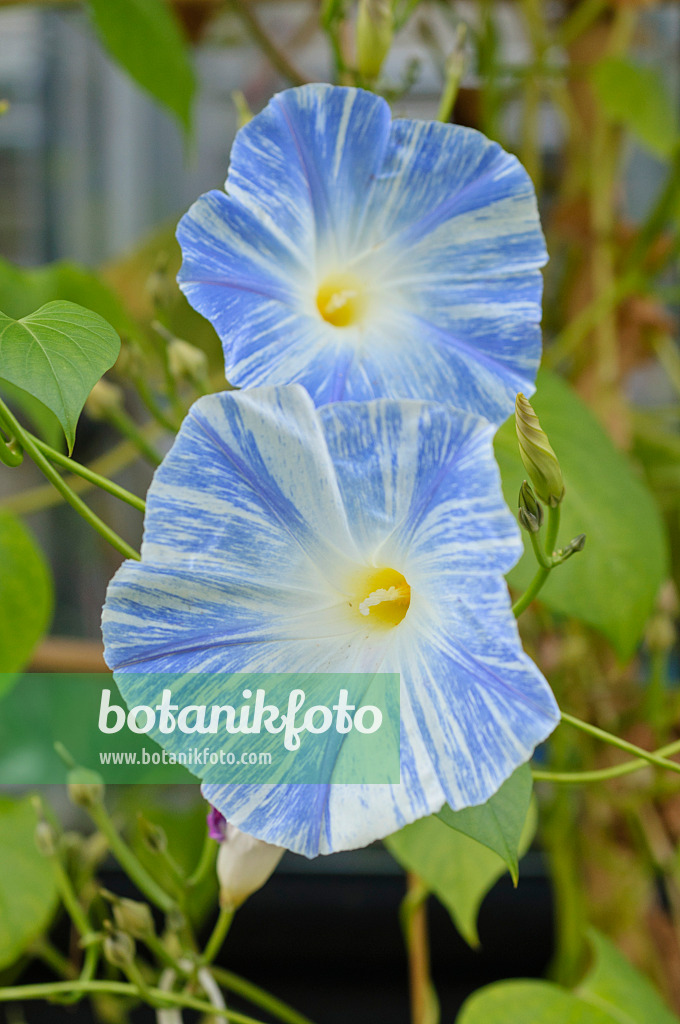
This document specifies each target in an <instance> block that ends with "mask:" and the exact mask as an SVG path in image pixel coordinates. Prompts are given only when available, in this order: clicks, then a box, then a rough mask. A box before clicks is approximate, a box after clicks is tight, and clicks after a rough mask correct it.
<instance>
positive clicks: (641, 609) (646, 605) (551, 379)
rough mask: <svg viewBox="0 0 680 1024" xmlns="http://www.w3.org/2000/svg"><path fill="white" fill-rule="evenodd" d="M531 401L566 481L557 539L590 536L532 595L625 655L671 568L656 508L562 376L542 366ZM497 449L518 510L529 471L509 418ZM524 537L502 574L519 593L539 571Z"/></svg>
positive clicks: (510, 501)
mask: <svg viewBox="0 0 680 1024" xmlns="http://www.w3.org/2000/svg"><path fill="white" fill-rule="evenodd" d="M531 402H532V405H533V407H534V409H535V410H536V413H537V415H538V417H539V419H540V421H541V426H542V427H543V429H544V430H545V432H546V434H547V435H548V438H549V440H550V443H551V445H552V447H553V448H554V449H555V453H556V454H557V457H558V459H559V460H560V465H561V467H562V472H563V475H564V482H565V485H566V494H565V498H564V501H563V502H562V522H561V526H560V535H559V540H558V545H559V546H563V545H564V544H566V543H567V542H568V541H569V540H571V538H572V537H575V536H576V535H577V534H579V533H585V534H586V536H587V543H586V546H585V549H584V550H583V551H582V552H580V553H579V554H577V555H574V556H573V557H572V558H570V559H569V561H568V562H565V563H564V565H560V566H557V568H556V569H554V570H553V571H552V572H551V574H550V578H549V579H548V581H547V583H546V584H545V586H544V587H543V589H542V591H541V595H540V598H539V600H541V601H542V602H543V603H544V604H546V605H547V606H548V607H549V608H551V609H552V610H553V611H556V612H560V613H562V614H564V615H569V616H572V617H573V618H575V619H579V620H580V621H581V622H586V623H588V624H589V625H591V626H594V627H595V628H596V629H598V630H599V631H600V632H601V633H603V634H604V635H605V636H606V637H607V638H608V639H609V640H610V642H611V643H612V645H613V646H614V648H615V650H616V651H617V652H618V654H619V655H620V656H621V657H622V658H629V657H630V656H631V655H632V654H633V652H634V651H635V648H636V647H637V645H638V642H639V640H640V637H641V635H642V631H643V629H644V626H645V623H646V621H647V619H648V617H649V615H650V614H651V612H652V610H653V607H654V601H655V599H656V595H657V593H658V590H659V587H660V586H661V584H662V582H663V581H664V580H665V579H666V577H667V574H668V551H667V542H666V534H665V530H664V527H663V523H662V521H661V516H660V514H659V510H658V508H657V506H656V504H655V502H654V499H653V498H652V495H651V493H650V491H649V490H648V488H647V487H646V485H645V484H644V483H643V482H642V481H641V479H640V478H639V477H638V476H637V475H636V474H635V472H634V471H633V468H632V466H631V464H630V462H629V460H628V459H627V458H626V456H625V455H623V454H622V453H621V452H619V451H618V450H617V449H616V448H615V447H614V445H613V443H612V442H611V440H610V439H609V437H608V436H607V435H606V434H605V432H604V430H603V429H602V427H601V426H600V425H599V423H598V422H597V420H596V419H595V417H594V416H593V414H592V413H591V412H590V410H589V409H588V408H587V407H586V406H585V405H584V404H583V402H582V401H581V400H580V398H579V397H578V396H577V395H576V393H575V392H574V391H573V390H572V389H571V388H570V387H569V386H568V385H567V384H565V383H564V382H563V381H561V380H560V379H559V378H558V377H556V376H554V375H552V374H550V373H547V372H545V371H543V372H541V373H539V375H538V386H537V391H536V394H535V395H534V397H533V398H532V400H531ZM495 447H496V458H497V460H498V464H499V466H500V470H501V476H502V479H503V490H504V493H505V498H506V501H507V502H508V504H509V505H510V507H511V508H512V509H516V508H517V495H518V493H519V489H520V486H521V484H522V480H524V478H525V477H526V471H525V469H524V467H523V465H522V462H521V459H520V457H519V450H518V447H517V438H516V435H515V421H514V417H513V418H511V419H510V420H508V422H507V423H505V424H504V425H503V426H502V427H501V429H500V430H499V431H498V433H497V435H496V441H495ZM524 542H525V549H526V553H525V556H524V558H523V559H522V560H521V562H520V563H519V565H517V566H516V567H515V568H514V569H513V570H512V572H511V573H510V574H509V575H508V582H509V583H510V584H511V586H513V587H515V588H516V589H517V590H520V591H523V590H525V589H526V588H527V586H528V585H529V583H530V581H531V579H532V578H533V576H534V574H535V572H536V559H535V557H534V554H533V551H532V550H531V543H530V541H529V539H528V536H527V535H526V534H525V535H524ZM613 595H615V599H613Z"/></svg>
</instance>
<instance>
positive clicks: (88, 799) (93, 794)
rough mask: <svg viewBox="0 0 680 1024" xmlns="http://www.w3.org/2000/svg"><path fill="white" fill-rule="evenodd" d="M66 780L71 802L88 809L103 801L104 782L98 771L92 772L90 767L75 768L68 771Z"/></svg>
mask: <svg viewBox="0 0 680 1024" xmlns="http://www.w3.org/2000/svg"><path fill="white" fill-rule="evenodd" d="M66 782H67V785H68V795H69V798H70V800H71V803H74V804H76V805H77V806H78V807H84V808H85V809H86V810H87V808H89V807H94V806H95V805H96V804H100V803H101V802H102V799H103V797H104V783H103V782H102V777H101V775H98V774H97V772H92V771H90V770H89V768H74V769H73V770H72V771H70V772H69V773H68V776H67V779H66Z"/></svg>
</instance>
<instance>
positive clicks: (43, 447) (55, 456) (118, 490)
mask: <svg viewBox="0 0 680 1024" xmlns="http://www.w3.org/2000/svg"><path fill="white" fill-rule="evenodd" d="M30 436H31V440H32V441H33V443H34V444H35V446H36V447H37V448H39V449H40V451H41V452H42V453H43V455H46V456H47V458H48V459H49V460H50V462H55V463H56V464H57V465H58V466H62V467H63V468H64V469H67V470H68V471H69V472H70V473H74V474H75V475H76V476H79V477H82V479H83V480H87V481H88V482H89V483H91V484H94V485H95V487H100V488H101V489H102V490H103V491H107V492H108V493H109V494H112V495H113V497H114V498H119V499H120V500H121V501H124V502H126V504H128V505H132V507H133V508H136V509H137V510H138V511H139V512H144V511H145V510H146V503H145V501H144V499H143V498H138V497H137V495H136V494H132V493H131V492H130V491H127V490H126V489H125V488H124V487H121V486H120V485H119V484H116V483H114V482H113V480H107V478H106V477H105V476H100V474H99V473H95V471H94V470H93V469H90V468H89V467H88V466H83V465H81V463H80V462H76V461H75V460H74V459H70V458H69V457H68V455H63V454H62V452H58V451H57V450H56V449H55V448H52V447H51V446H50V445H49V444H46V443H45V442H44V441H41V440H40V438H39V437H36V436H35V434H31V435H30Z"/></svg>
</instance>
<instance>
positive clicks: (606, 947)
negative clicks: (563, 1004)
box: [577, 929, 678, 1024]
mask: <svg viewBox="0 0 680 1024" xmlns="http://www.w3.org/2000/svg"><path fill="white" fill-rule="evenodd" d="M589 938H590V942H591V945H592V947H593V952H594V954H595V958H594V962H593V966H592V968H591V970H590V972H589V973H588V975H587V976H586V978H585V979H584V981H583V982H582V983H581V984H580V985H579V986H578V988H577V993H578V994H579V995H580V996H581V998H582V999H585V1000H587V1001H588V1002H590V1003H594V1004H595V1005H597V1006H600V1007H601V1008H602V1009H603V1010H606V1012H607V1013H608V1014H610V1016H611V1017H612V1019H613V1020H615V1021H616V1024H650V1022H651V1021H654V1024H678V1018H677V1017H676V1016H675V1014H673V1013H671V1011H670V1010H669V1009H668V1007H667V1006H666V1004H665V1003H664V1002H663V1000H662V998H661V996H660V995H659V993H658V992H657V991H656V989H655V988H654V987H653V985H652V984H651V982H650V981H648V980H647V978H646V977H645V976H644V975H643V974H640V972H639V971H636V970H635V969H634V968H633V967H632V966H631V964H630V963H629V962H628V960H626V958H625V956H624V955H623V954H622V953H620V952H619V950H618V949H617V948H616V946H614V945H613V944H612V943H611V942H610V941H609V939H606V938H605V937H604V935H601V934H600V933H599V932H597V931H595V929H592V930H591V931H590V933H589Z"/></svg>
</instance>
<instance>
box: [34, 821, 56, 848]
mask: <svg viewBox="0 0 680 1024" xmlns="http://www.w3.org/2000/svg"><path fill="white" fill-rule="evenodd" d="M35 845H36V846H37V847H38V850H39V851H40V853H41V854H42V855H43V857H54V855H55V853H56V852H57V837H56V834H55V831H54V829H53V828H52V826H51V825H50V824H49V822H47V821H39V822H38V824H37V825H36V826H35Z"/></svg>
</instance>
